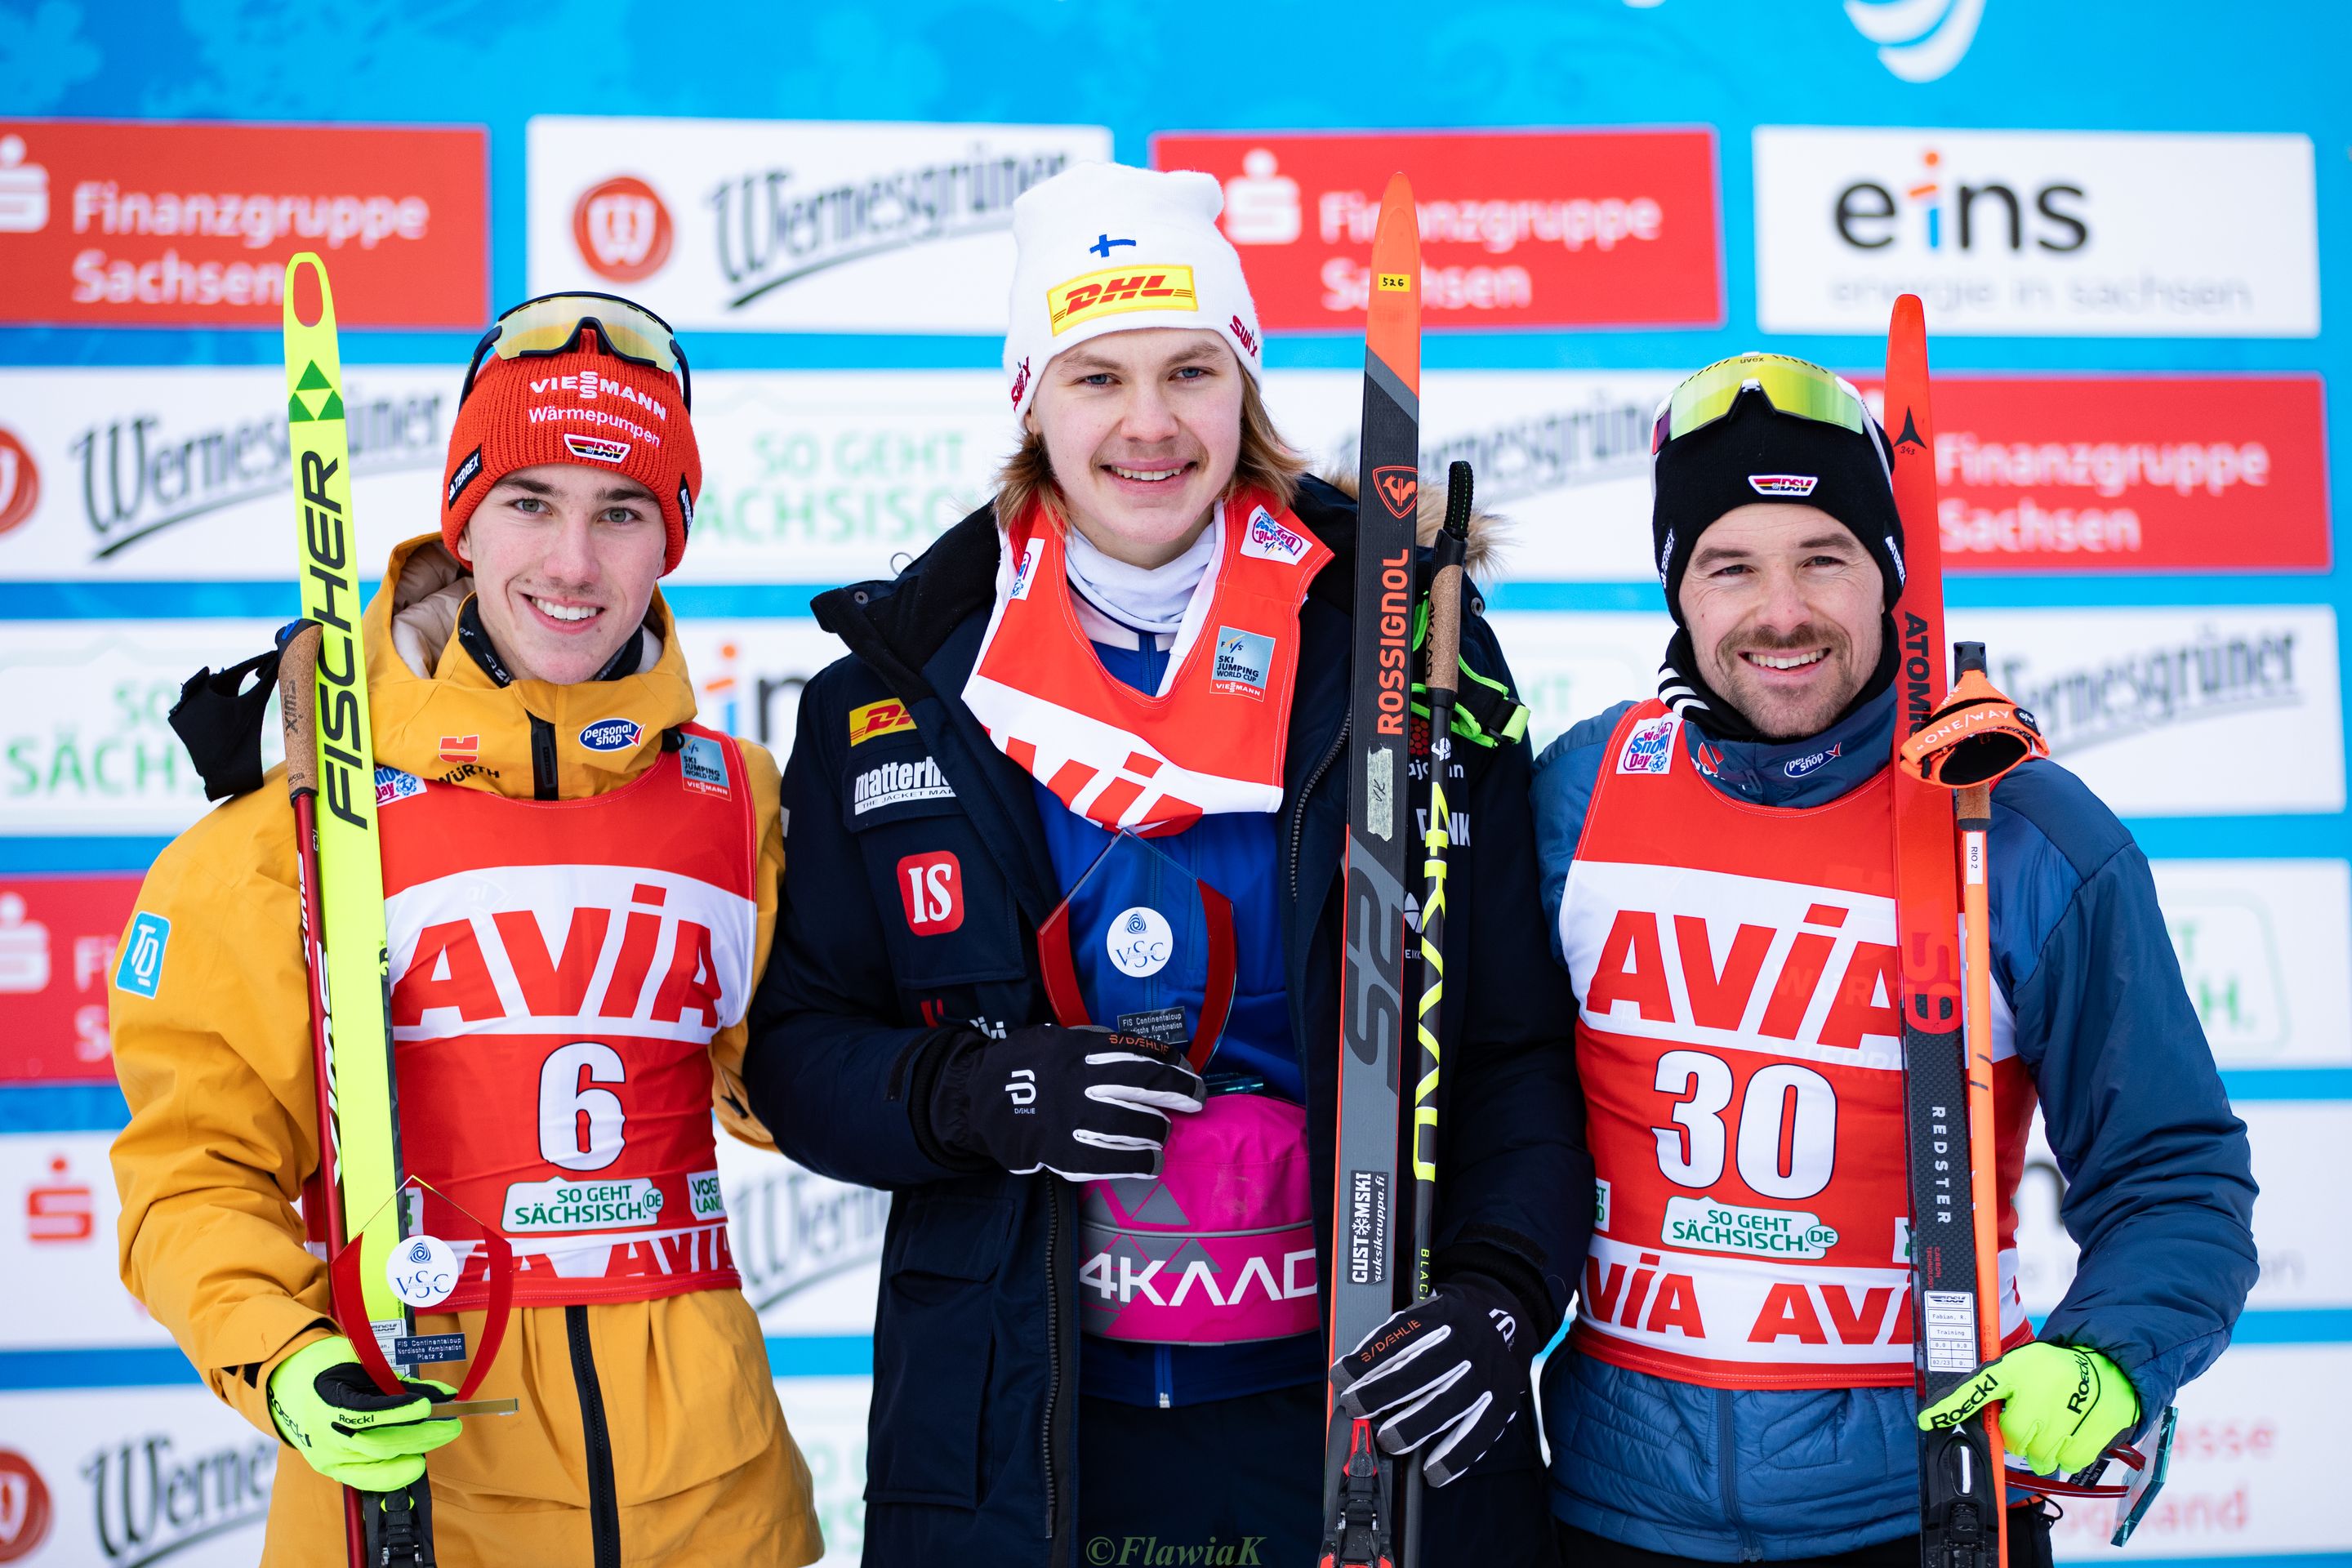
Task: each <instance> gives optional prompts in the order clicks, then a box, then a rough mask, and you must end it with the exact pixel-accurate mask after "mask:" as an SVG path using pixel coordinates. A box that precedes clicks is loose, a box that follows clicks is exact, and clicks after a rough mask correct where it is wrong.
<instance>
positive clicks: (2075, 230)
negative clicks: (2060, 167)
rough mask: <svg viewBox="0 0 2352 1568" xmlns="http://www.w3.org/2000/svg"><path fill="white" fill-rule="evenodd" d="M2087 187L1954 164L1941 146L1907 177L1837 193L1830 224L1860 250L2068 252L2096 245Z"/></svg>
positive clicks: (1925, 152)
mask: <svg viewBox="0 0 2352 1568" xmlns="http://www.w3.org/2000/svg"><path fill="white" fill-rule="evenodd" d="M2089 199H2090V198H2089V195H2088V194H2087V193H2086V192H2085V191H2084V188H2083V187H2082V186H2081V185H2079V184H2074V183H2073V182H2072V181H2070V180H2067V179H2064V178H2058V179H2051V180H2044V181H2042V182H2040V183H2039V184H2036V183H2033V182H2031V181H2025V180H2016V179H2011V178H2010V177H2009V176H2007V175H2006V174H2000V173H1995V172H1988V173H1986V174H1967V173H1963V172H1960V171H1958V170H1956V169H1954V168H1951V167H1948V166H1947V164H1946V162H1945V158H1944V154H1943V153H1942V152H1941V151H1940V150H1939V149H1937V148H1935V147H1923V148H1921V149H1920V151H1919V162H1918V166H1917V167H1916V169H1913V170H1911V171H1909V172H1907V173H1901V174H1896V173H1889V174H1885V176H1883V177H1876V178H1864V179H1859V180H1856V181H1854V182H1853V184H1850V185H1848V186H1846V187H1845V188H1844V189H1843V190H1842V191H1840V192H1839V193H1838V196H1837V205H1836V207H1835V209H1834V211H1833V213H1832V223H1833V224H1834V226H1836V229H1837V237H1838V238H1839V239H1841V240H1843V242H1844V243H1845V244H1846V245H1848V246H1849V247H1852V248H1853V249H1855V250H1887V249H1890V248H1895V249H1900V250H1902V251H1905V252H1909V253H1916V252H1919V251H1926V252H1927V253H1929V254H1943V253H1947V252H1958V253H1961V254H1964V255H1974V254H1977V253H1979V252H1984V251H1992V250H2009V251H2012V252H2023V251H2026V250H2029V249H2031V250H2034V251H2039V252H2044V253H2050V254H2056V255H2066V254H2069V253H2072V252H2074V251H2078V250H2081V249H2082V248H2083V247H2084V246H2086V245H2088V244H2089V243H2090V241H2091V226H2090V222H2089V219H2088V216H2087V214H2086V207H2085V204H2087V203H2088V201H2089Z"/></svg>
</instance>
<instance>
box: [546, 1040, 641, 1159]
mask: <svg viewBox="0 0 2352 1568" xmlns="http://www.w3.org/2000/svg"><path fill="white" fill-rule="evenodd" d="M626 1081H627V1073H626V1071H625V1068H624V1067H623V1065H622V1062H621V1053H620V1052H618V1051H616V1050H614V1048H613V1047H610V1046H607V1045H604V1044H602V1043H600V1042H598V1041H595V1040H575V1041H573V1042H572V1044H571V1045H568V1046H558V1047H555V1049H553V1050H551V1051H550V1052H549V1053H548V1054H547V1060H546V1061H545V1062H543V1063H541V1065H540V1069H539V1157H540V1158H541V1159H542V1160H544V1161H546V1162H547V1163H549V1164H551V1165H561V1166H562V1167H563V1169H565V1170H567V1171H601V1170H603V1169H604V1167H605V1166H607V1165H609V1164H611V1163H613V1162H614V1161H615V1160H617V1159H619V1158H620V1157H621V1148H622V1145H623V1144H624V1143H625V1142H626V1141H627V1122H628V1117H627V1115H626V1114H625V1112H624V1111H623V1110H621V1097H620V1096H619V1095H617V1094H614V1092H613V1091H612V1090H611V1089H592V1088H590V1087H589V1086H590V1085H592V1084H600V1083H624V1082H626Z"/></svg>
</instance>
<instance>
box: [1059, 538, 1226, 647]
mask: <svg viewBox="0 0 2352 1568" xmlns="http://www.w3.org/2000/svg"><path fill="white" fill-rule="evenodd" d="M1223 510H1224V508H1223V503H1222V502H1221V503H1219V506H1218V515H1217V516H1216V517H1215V518H1213V520H1212V521H1211V522H1210V524H1209V526H1208V527H1206V528H1204V529H1202V531H1201V536H1200V537H1199V538H1198V539H1195V540H1194V541H1192V547H1191V548H1190V549H1188V550H1186V551H1185V552H1184V553H1183V554H1181V555H1179V556H1178V557H1176V559H1175V560H1173V561H1171V562H1168V563H1165V564H1163V565H1160V566H1150V567H1145V566H1130V565H1129V564H1128V563H1126V562H1124V561H1120V560H1118V559H1116V558H1114V557H1112V556H1108V555H1106V554H1104V553H1103V552H1101V551H1099V550H1097V549H1096V548H1095V546H1094V543H1093V542H1091V541H1090V540H1088V539H1087V536H1086V535H1085V534H1083V533H1081V532H1079V531H1077V530H1076V529H1075V528H1073V529H1071V530H1069V531H1068V533H1067V535H1066V538H1065V540H1064V542H1063V558H1064V560H1065V561H1066V562H1067V563H1068V571H1069V579H1070V586H1071V587H1072V588H1074V589H1076V591H1077V594H1078V596H1079V597H1081V598H1083V599H1085V600H1086V601H1087V603H1088V604H1090V605H1093V606H1094V607H1095V608H1096V609H1098V610H1100V611H1101V612H1102V613H1103V614H1104V615H1106V616H1109V617H1110V618H1111V619H1112V620H1114V621H1117V622H1118V624H1119V625H1120V626H1126V627H1128V628H1129V630H1131V631H1135V632H1139V633H1145V634H1149V635H1150V636H1152V637H1174V636H1175V635H1176V634H1177V632H1178V630H1179V629H1180V628H1181V626H1183V624H1184V612H1185V610H1186V609H1187V608H1188V607H1189V606H1190V605H1192V598H1193V594H1194V591H1195V590H1196V589H1198V588H1199V587H1200V586H1201V580H1202V577H1203V576H1205V575H1207V574H1208V571H1209V568H1210V566H1211V565H1212V564H1213V563H1215V561H1216V559H1217V554H1218V552H1219V550H1220V549H1221V548H1222V546H1223V541H1224V530H1223V528H1222V527H1220V526H1219V524H1220V523H1221V522H1222V521H1223ZM1163 646H1164V645H1163Z"/></svg>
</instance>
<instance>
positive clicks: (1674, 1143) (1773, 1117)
mask: <svg viewBox="0 0 2352 1568" xmlns="http://www.w3.org/2000/svg"><path fill="white" fill-rule="evenodd" d="M1656 1087H1657V1090H1658V1092H1659V1093H1661V1094H1670V1095H1673V1096H1674V1097H1675V1107H1674V1110H1673V1111H1672V1112H1671V1113H1670V1114H1671V1115H1672V1116H1673V1118H1674V1121H1675V1125H1674V1126H1672V1127H1653V1128H1652V1129H1650V1131H1651V1134H1652V1135H1653V1136H1654V1137H1655V1138H1656V1139H1657V1141H1658V1169H1659V1170H1660V1171H1661V1172H1662V1173H1664V1175H1665V1178H1666V1180H1668V1181H1670V1182H1672V1183H1674V1184H1675V1185H1676V1186H1683V1187H1700V1188H1704V1187H1710V1186H1713V1185H1714V1184H1716V1183H1717V1181H1718V1180H1720V1179H1721V1178H1722V1175H1723V1165H1724V1152H1725V1151H1724V1145H1725V1143H1726V1142H1727V1132H1726V1129H1725V1127H1724V1121H1723V1112H1724V1110H1726V1108H1727V1107H1728V1106H1729V1105H1730V1104H1731V1089H1732V1077H1731V1066H1730V1064H1729V1063H1728V1062H1726V1061H1725V1060H1724V1059H1723V1058H1721V1057H1716V1056H1710V1055H1708V1054H1707V1053H1706V1052H1705V1051H1668V1052H1667V1053H1666V1054H1665V1055H1664V1056H1662V1057H1660V1058H1658V1078H1657V1084H1656ZM1735 1157H1736V1159H1737V1161H1738V1168H1739V1179H1740V1180H1741V1181H1743V1182H1745V1183H1747V1184H1748V1186H1749V1187H1751V1188H1753V1189H1754V1190H1755V1191H1756V1193H1757V1194H1758V1195H1759V1196H1761V1197H1768V1198H1782V1199H1788V1198H1809V1197H1811V1196H1812V1195H1813V1194H1815V1193H1818V1192H1820V1191H1821V1190H1822V1188H1823V1187H1826V1186H1828V1185H1829V1184H1830V1172H1831V1171H1832V1169H1833V1168H1834V1167H1835V1166H1836V1163H1837V1090H1835V1089H1832V1088H1831V1087H1830V1080H1829V1079H1825V1078H1823V1077H1822V1075H1821V1074H1819V1073H1817V1072H1815V1071H1814V1070H1813V1069H1812V1068H1806V1067H1799V1066H1797V1065H1796V1064H1795V1063H1793V1062H1774V1063H1772V1064H1771V1065H1770V1066H1769V1067H1764V1068H1758V1069H1757V1070H1756V1073H1755V1075H1754V1076H1753V1077H1751V1078H1750V1079H1748V1092H1747V1094H1746V1095H1745V1096H1744V1097H1742V1099H1741V1100H1740V1102H1739V1131H1738V1151H1737V1154H1736V1156H1735Z"/></svg>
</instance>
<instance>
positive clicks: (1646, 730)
mask: <svg viewBox="0 0 2352 1568" xmlns="http://www.w3.org/2000/svg"><path fill="white" fill-rule="evenodd" d="M1682 724H1683V721H1682V719H1681V717H1680V716H1679V715H1677V714H1674V713H1661V714H1659V715H1658V716H1657V717H1656V718H1654V719H1644V720H1643V721H1641V722H1640V723H1638V724H1636V725H1634V726H1633V733H1632V734H1630V735H1628V736H1626V737H1625V749H1624V750H1623V751H1622V752H1619V753H1618V755H1617V771H1618V772H1619V773H1664V772H1665V771H1666V770H1667V769H1669V768H1671V767H1673V766H1674V765H1675V731H1679V730H1680V729H1681V728H1682Z"/></svg>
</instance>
